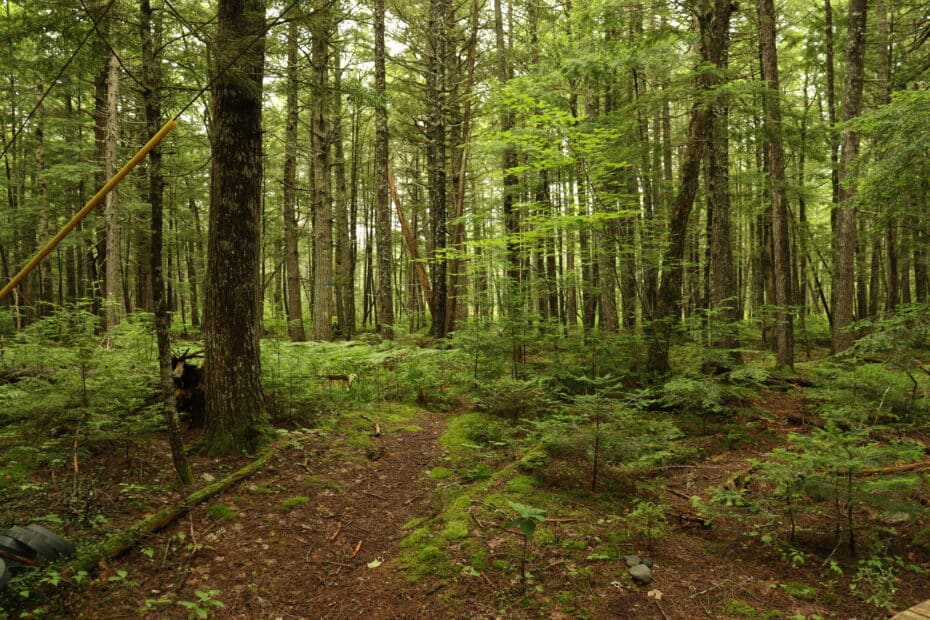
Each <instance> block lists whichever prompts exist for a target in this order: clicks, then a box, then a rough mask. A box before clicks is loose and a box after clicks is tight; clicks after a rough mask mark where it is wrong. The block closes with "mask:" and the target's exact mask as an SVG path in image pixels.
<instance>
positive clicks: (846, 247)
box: [832, 0, 868, 353]
mask: <svg viewBox="0 0 930 620" xmlns="http://www.w3.org/2000/svg"><path fill="white" fill-rule="evenodd" d="M867 4H868V3H867V0H850V2H849V18H848V21H849V32H848V40H847V43H846V82H845V85H844V89H843V90H844V94H843V97H844V101H843V120H844V121H849V120H852V119H854V118H856V117H858V116H859V115H860V114H861V112H862V84H863V77H864V73H865V71H864V67H865V25H866V7H867ZM858 154H859V131H858V129H856V128H855V127H852V126H850V125H846V126H845V128H844V129H843V143H842V148H841V151H840V189H839V204H838V205H837V209H836V234H835V235H834V238H833V341H832V351H833V353H841V352H843V351H845V350H846V349H848V348H849V347H851V346H852V343H853V340H854V337H855V335H854V334H853V332H852V330H851V329H850V327H851V326H852V322H853V307H854V304H855V299H854V289H855V279H854V271H855V270H854V261H855V248H856V213H855V211H854V210H853V205H852V198H853V194H854V189H853V187H852V186H851V185H850V179H849V177H851V176H852V170H851V168H852V162H853V161H854V160H855V159H856V157H857V156H858Z"/></svg>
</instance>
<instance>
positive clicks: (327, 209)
mask: <svg viewBox="0 0 930 620" xmlns="http://www.w3.org/2000/svg"><path fill="white" fill-rule="evenodd" d="M332 29H333V19H332V8H331V5H329V4H324V5H323V6H322V7H320V8H319V9H317V10H316V11H315V13H314V15H313V16H312V17H311V34H312V36H313V39H312V43H311V51H310V62H311V64H312V66H313V91H314V97H313V103H312V105H311V115H312V121H311V129H310V131H311V136H310V150H311V153H312V160H313V161H312V166H311V167H312V170H311V172H312V176H313V190H312V195H313V339H314V340H332V339H333V310H334V307H333V306H334V303H333V302H334V296H333V284H334V283H333V196H332V182H331V178H330V145H331V140H332V135H331V131H330V129H331V126H330V120H329V114H330V109H329V107H330V106H329V101H330V97H331V92H330V85H329V59H330V38H331V36H332Z"/></svg>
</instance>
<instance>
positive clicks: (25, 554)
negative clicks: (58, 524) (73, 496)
mask: <svg viewBox="0 0 930 620" xmlns="http://www.w3.org/2000/svg"><path fill="white" fill-rule="evenodd" d="M74 552H75V548H74V545H73V544H71V543H70V542H68V541H67V540H65V539H64V538H62V537H61V536H59V535H58V534H56V533H55V532H53V531H51V530H50V529H48V528H45V527H43V526H41V525H38V524H37V523H30V524H29V525H27V526H26V527H19V526H18V525H14V526H13V527H11V528H10V529H8V530H7V531H6V532H5V533H4V534H3V535H0V588H3V587H5V586H6V584H7V583H8V582H9V580H10V577H11V576H12V575H13V574H14V573H16V572H18V571H20V570H24V569H25V568H26V567H27V566H42V565H43V564H47V563H49V562H54V561H55V560H59V559H63V558H67V557H70V556H72V555H74Z"/></svg>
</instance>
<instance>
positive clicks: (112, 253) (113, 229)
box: [103, 56, 121, 328]
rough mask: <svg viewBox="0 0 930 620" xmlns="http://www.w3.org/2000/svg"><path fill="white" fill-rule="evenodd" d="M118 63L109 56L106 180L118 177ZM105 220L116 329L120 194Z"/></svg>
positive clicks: (108, 202)
mask: <svg viewBox="0 0 930 620" xmlns="http://www.w3.org/2000/svg"><path fill="white" fill-rule="evenodd" d="M119 71H120V68H119V60H118V59H117V58H116V56H110V61H109V64H108V65H107V94H106V114H107V116H106V119H107V120H106V126H105V132H106V133H105V138H104V141H105V142H104V143H105V150H104V165H103V168H104V176H105V177H106V178H107V179H109V178H111V177H112V176H113V175H114V174H116V144H117V137H118V131H119V130H118V124H117V123H118V109H117V101H118V95H119ZM104 219H105V221H106V261H105V272H104V273H105V275H104V294H103V297H104V299H105V300H106V326H107V327H108V328H109V327H113V326H114V325H116V324H117V322H119V317H120V314H121V313H120V308H119V306H120V295H121V292H120V289H121V287H120V278H119V211H118V192H117V191H112V192H110V193H109V194H107V197H106V199H105V202H104Z"/></svg>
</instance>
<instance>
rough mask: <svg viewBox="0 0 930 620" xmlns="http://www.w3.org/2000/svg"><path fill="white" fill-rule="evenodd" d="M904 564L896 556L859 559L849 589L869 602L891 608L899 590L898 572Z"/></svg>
mask: <svg viewBox="0 0 930 620" xmlns="http://www.w3.org/2000/svg"><path fill="white" fill-rule="evenodd" d="M903 564H904V563H903V562H902V561H901V559H900V558H896V557H878V556H875V557H870V558H867V559H863V560H859V563H858V564H857V566H856V574H855V576H854V577H853V580H852V582H851V583H850V584H849V590H850V591H851V592H852V593H853V595H855V596H856V597H857V598H859V599H861V600H863V601H865V602H867V603H870V604H872V605H875V606H876V607H883V608H886V609H891V608H893V607H894V595H895V593H896V592H897V591H898V588H897V582H898V572H899V571H900V569H901V568H902V566H903Z"/></svg>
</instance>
